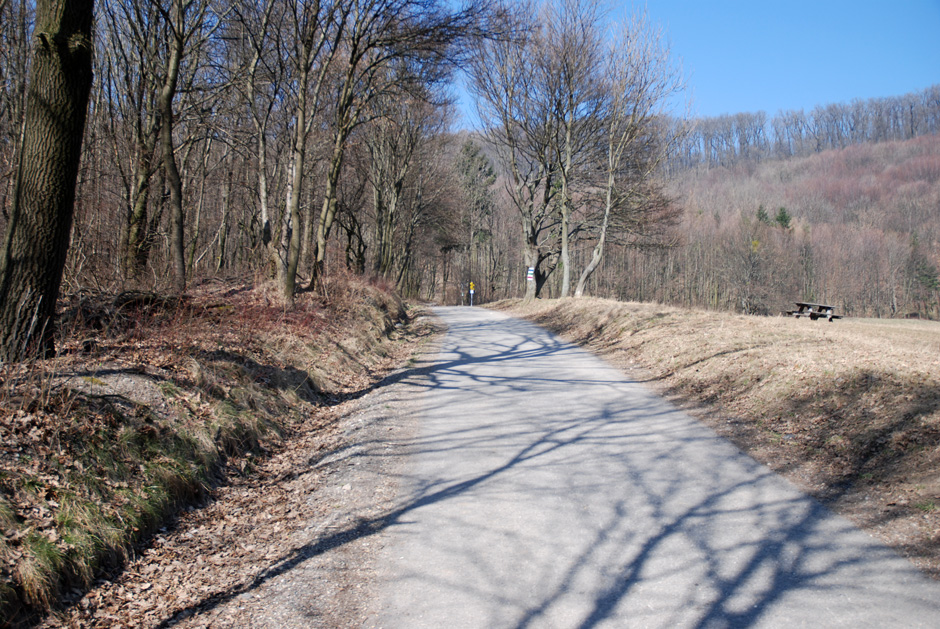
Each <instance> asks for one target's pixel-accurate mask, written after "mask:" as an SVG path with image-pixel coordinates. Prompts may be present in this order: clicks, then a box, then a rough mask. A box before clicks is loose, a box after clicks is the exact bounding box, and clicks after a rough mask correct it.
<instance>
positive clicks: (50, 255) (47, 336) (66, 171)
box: [0, 0, 94, 361]
mask: <svg viewBox="0 0 940 629" xmlns="http://www.w3.org/2000/svg"><path fill="white" fill-rule="evenodd" d="M36 4H37V6H36V27H35V32H34V35H33V46H34V51H33V54H34V56H33V63H32V67H31V70H30V79H29V88H28V90H29V91H28V95H27V105H26V115H25V119H24V127H23V144H22V147H21V152H20V155H19V160H18V171H17V174H16V183H15V191H14V195H15V196H14V200H13V207H12V210H11V215H10V222H9V225H8V228H7V234H6V238H5V242H4V247H3V257H2V259H0V360H3V361H17V360H22V359H24V358H25V357H26V356H27V355H29V354H30V353H31V352H38V353H39V354H40V355H43V356H50V355H52V354H54V352H55V345H54V334H53V333H54V317H55V305H56V299H57V298H58V294H59V284H60V283H61V281H62V272H63V269H64V268H65V260H66V254H67V252H68V246H69V235H70V231H71V227H72V210H73V206H74V201H75V182H76V178H77V175H78V166H79V161H80V157H81V146H82V137H83V134H84V129H85V115H86V110H87V105H88V94H89V91H90V89H91V82H92V65H91V61H92V40H91V27H92V13H93V7H94V0H38V2H37V3H36Z"/></svg>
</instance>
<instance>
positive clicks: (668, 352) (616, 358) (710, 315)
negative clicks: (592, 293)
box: [495, 299, 940, 577]
mask: <svg viewBox="0 0 940 629" xmlns="http://www.w3.org/2000/svg"><path fill="white" fill-rule="evenodd" d="M495 307H497V308H501V309H507V310H510V311H512V312H513V313H514V314H519V315H522V316H525V317H527V318H529V319H531V320H533V321H535V322H537V323H539V324H541V325H543V326H545V327H547V328H549V329H551V330H553V331H555V332H557V333H559V334H561V335H562V336H563V337H565V338H567V339H568V340H571V341H574V342H576V343H578V344H581V345H583V346H585V347H587V348H589V349H591V350H593V351H595V352H596V353H598V354H600V355H602V356H604V357H605V358H606V359H607V360H609V361H610V362H612V363H613V364H615V365H617V366H619V367H621V368H623V369H624V370H626V371H627V372H628V373H629V374H631V375H632V376H633V377H636V378H639V379H642V380H645V381H647V382H649V383H650V384H651V385H652V386H654V387H656V388H657V389H659V390H661V391H662V392H664V393H666V394H667V395H670V396H673V398H674V399H675V400H676V401H677V402H679V403H680V404H683V405H685V406H688V407H690V408H691V410H693V411H694V413H695V414H696V415H697V416H699V417H700V418H701V419H702V420H703V421H705V422H707V423H708V424H710V425H711V426H713V427H714V428H715V429H716V430H717V431H718V432H719V433H721V434H723V435H726V436H728V437H729V438H731V439H732V440H734V441H735V442H736V443H737V444H738V445H739V446H741V447H742V448H743V449H744V450H746V451H747V452H749V453H750V454H751V455H752V456H754V457H755V458H757V459H758V460H760V461H762V462H764V463H766V464H767V465H769V466H770V467H772V468H773V469H775V470H777V471H779V472H781V473H784V474H785V475H787V476H788V477H789V478H790V479H791V480H793V481H794V482H796V483H797V484H798V485H800V486H801V487H803V488H804V489H806V490H808V491H809V492H810V493H812V494H813V495H815V496H817V497H818V498H820V499H821V500H823V501H825V502H826V503H827V504H829V505H830V506H832V507H833V508H834V509H836V510H837V511H840V512H842V513H843V514H845V515H847V516H848V517H850V518H852V519H853V520H854V521H856V522H857V523H858V524H860V525H862V526H864V527H866V528H868V529H869V530H871V531H872V532H873V533H875V534H877V535H878V536H880V537H881V538H882V539H884V540H885V541H886V542H888V543H889V544H891V545H892V546H894V547H895V548H897V549H898V550H899V551H900V552H902V553H903V554H905V555H906V556H908V557H910V558H911V559H912V561H914V562H915V563H916V564H917V565H918V566H920V567H921V568H922V569H924V570H925V571H926V572H927V573H928V574H931V575H932V576H934V577H940V323H935V322H927V321H902V320H872V319H843V320H839V321H835V322H832V323H829V322H826V321H816V322H812V321H808V320H802V319H794V318H784V317H751V316H743V315H733V314H727V313H718V312H706V311H697V310H683V309H678V308H673V307H668V306H660V305H655V304H638V303H620V302H614V301H609V300H600V299H580V300H573V299H569V300H564V301H553V300H539V301H536V302H533V303H530V304H528V305H523V304H521V303H519V302H502V303H500V304H497V305H496V306H495Z"/></svg>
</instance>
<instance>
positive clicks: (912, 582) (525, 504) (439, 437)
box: [370, 308, 940, 629]
mask: <svg viewBox="0 0 940 629" xmlns="http://www.w3.org/2000/svg"><path fill="white" fill-rule="evenodd" d="M436 313H437V314H438V315H439V316H440V317H441V318H442V319H443V321H444V322H445V323H446V325H447V327H448V332H447V335H446V337H445V339H444V341H443V346H442V350H441V354H440V355H439V357H438V359H437V362H436V363H435V364H434V365H433V366H432V367H430V368H429V369H426V370H424V373H423V374H421V375H420V376H414V377H416V378H418V380H419V381H420V383H421V384H422V385H423V386H424V387H426V391H425V392H424V393H422V394H421V399H420V401H419V406H420V407H421V409H422V411H421V415H420V426H421V428H420V434H419V435H418V437H416V439H415V440H414V442H413V443H412V444H410V451H411V452H412V454H411V456H410V459H409V460H410V463H409V464H408V470H407V472H408V474H407V479H406V481H405V483H404V488H403V495H402V498H401V504H400V505H399V509H398V510H397V511H396V514H395V517H394V518H393V519H392V521H390V522H389V525H388V527H387V528H386V529H385V530H384V531H382V532H381V533H380V535H381V537H382V540H383V542H384V546H385V547H384V550H383V554H382V557H381V560H380V564H381V565H382V568H381V570H380V574H381V578H380V583H379V587H378V595H377V597H376V600H375V601H374V603H375V611H374V616H373V618H372V620H371V621H370V626H375V627H385V628H395V627H408V628H410V629H414V628H418V627H435V628H443V627H447V628H459V627H481V628H483V627H486V628H496V627H507V628H512V627H515V628H522V627H565V628H568V627H583V628H586V627H799V626H804V627H920V626H922V627H937V626H940V583H936V582H933V581H930V580H928V579H927V578H925V577H923V576H922V575H921V573H919V572H918V571H916V570H915V569H914V568H913V567H912V566H911V565H910V564H909V563H908V562H906V561H905V560H903V559H901V558H900V557H898V556H897V555H896V554H894V553H893V552H892V551H890V550H888V549H887V548H885V547H884V546H882V545H880V544H879V543H877V542H876V541H875V540H873V539H872V538H871V537H870V536H868V535H867V534H865V533H862V532H860V531H859V530H858V529H856V528H854V527H853V526H852V525H851V524H850V523H849V522H847V521H846V520H844V519H842V518H840V517H837V516H834V515H833V514H832V513H830V512H829V511H827V510H826V509H825V508H823V507H822V506H820V505H819V504H818V503H817V502H815V501H814V500H812V499H810V498H808V497H806V496H805V495H803V494H801V493H800V492H798V491H797V490H796V489H795V488H794V487H793V486H792V485H790V484H789V483H788V482H786V481H784V480H782V479H781V478H780V477H778V476H776V475H775V474H773V473H772V472H770V471H769V470H768V469H767V468H765V467H763V466H761V465H759V464H757V463H755V462H754V461H753V460H752V459H750V458H748V457H747V456H744V455H742V454H741V453H740V452H739V451H738V450H737V449H736V448H735V447H734V446H732V445H730V444H729V443H728V442H726V441H724V440H722V439H721V438H719V437H717V436H716V435H715V434H714V433H713V432H711V431H710V430H709V429H707V428H705V427H703V426H702V425H701V424H699V423H697V422H696V421H694V420H693V419H691V418H690V417H689V416H687V415H686V414H684V413H683V412H681V411H679V410H677V409H676V408H675V407H673V406H671V405H670V404H668V403H667V402H665V401H663V400H662V399H661V398H659V397H657V396H656V395H654V394H653V393H651V392H650V391H649V390H647V389H646V388H644V387H643V386H642V385H640V384H637V383H634V382H631V381H630V380H628V379H627V378H625V377H624V376H623V375H622V374H621V373H619V372H618V371H616V370H614V369H613V368H611V367H609V366H607V365H606V364H604V363H603V362H602V361H600V360H599V359H597V358H595V357H593V356H591V355H590V354H588V353H586V352H584V351H582V350H580V349H577V348H575V347H573V346H571V345H568V344H566V343H564V342H562V341H560V340H559V339H558V338H556V337H555V336H553V335H551V334H549V333H548V332H545V331H544V330H542V329H540V328H538V327H536V326H534V325H532V324H529V323H527V322H524V321H521V320H517V319H513V318H510V317H507V316H505V315H503V314H500V313H496V312H491V311H488V310H484V309H480V308H440V309H437V310H436Z"/></svg>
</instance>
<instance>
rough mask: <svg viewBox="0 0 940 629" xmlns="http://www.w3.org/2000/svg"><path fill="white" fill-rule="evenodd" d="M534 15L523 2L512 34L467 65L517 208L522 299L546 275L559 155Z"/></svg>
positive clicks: (535, 289)
mask: <svg viewBox="0 0 940 629" xmlns="http://www.w3.org/2000/svg"><path fill="white" fill-rule="evenodd" d="M535 13H536V11H535V9H534V7H533V5H531V4H528V3H526V4H523V5H520V6H519V7H518V8H517V12H516V13H515V14H514V15H509V16H507V19H508V20H511V21H512V22H513V26H512V27H509V28H507V30H515V31H517V35H516V36H515V37H513V38H506V39H495V40H488V41H483V42H481V44H480V46H479V47H478V48H477V50H476V52H475V54H474V59H473V61H472V64H471V66H470V74H471V89H472V91H473V93H474V96H475V97H476V102H477V109H478V111H479V115H480V120H481V122H482V124H483V132H484V134H485V136H486V139H487V141H488V142H489V143H490V144H491V145H492V146H493V147H494V148H495V150H496V153H497V155H498V157H499V160H500V162H501V163H502V166H503V168H504V169H505V170H506V171H507V172H508V179H507V183H508V189H507V192H508V195H509V197H510V198H511V199H512V202H513V205H514V206H515V207H516V210H517V211H518V212H519V217H520V219H521V227H522V240H523V263H524V264H525V266H526V267H527V268H529V269H531V270H532V273H531V279H529V280H528V281H527V282H526V290H525V297H524V299H525V300H526V301H528V300H531V299H534V298H535V297H537V296H538V294H539V292H540V291H541V289H542V286H543V285H544V283H545V280H546V278H547V277H548V275H549V274H550V273H551V269H550V268H546V265H545V263H546V261H547V260H549V259H550V258H551V256H552V254H553V251H552V248H551V247H547V246H546V239H547V238H548V237H549V236H550V232H551V229H552V227H554V217H553V215H552V202H553V199H554V198H555V195H556V194H557V189H556V186H555V185H554V183H555V177H556V174H557V168H558V162H559V157H558V154H557V152H556V148H555V147H556V144H555V142H554V141H553V140H554V137H555V133H556V128H555V126H554V124H555V120H556V119H555V117H554V116H553V115H552V111H551V109H550V107H549V104H548V103H546V102H545V99H543V98H540V93H539V91H538V89H537V87H536V78H535V76H534V75H533V73H532V72H531V71H530V68H531V67H533V66H534V65H535V63H536V60H535V56H536V52H537V49H536V43H537V40H536V34H537V33H536V25H535V24H534V23H532V22H531V21H529V20H530V19H531V18H530V17H529V16H532V15H534V14H535Z"/></svg>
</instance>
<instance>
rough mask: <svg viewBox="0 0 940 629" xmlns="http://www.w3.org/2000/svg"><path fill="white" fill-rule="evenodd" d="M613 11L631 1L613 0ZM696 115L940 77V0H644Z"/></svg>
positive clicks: (818, 100)
mask: <svg viewBox="0 0 940 629" xmlns="http://www.w3.org/2000/svg"><path fill="white" fill-rule="evenodd" d="M610 5H611V6H612V7H613V8H612V11H611V15H612V16H614V15H617V14H618V13H622V12H623V11H624V10H629V9H630V7H632V6H634V5H633V3H629V2H621V3H618V2H611V3H610ZM646 6H647V9H648V11H649V15H650V18H651V19H652V21H654V22H658V23H659V24H660V25H662V27H663V28H664V30H665V33H666V35H667V37H668V39H669V41H670V43H671V45H672V51H673V54H674V55H675V56H677V57H679V58H680V59H681V60H682V67H683V70H684V73H685V74H686V76H687V79H688V84H689V86H690V88H691V92H692V104H693V112H694V113H695V114H697V115H700V116H717V115H721V114H724V113H737V112H742V111H759V110H763V111H765V112H767V114H768V115H771V116H772V115H774V114H776V113H777V112H778V111H780V110H786V109H806V110H809V109H812V108H813V107H815V106H816V105H826V104H830V103H847V102H850V101H852V100H853V99H855V98H861V99H867V98H875V97H884V96H899V95H902V94H906V93H909V92H914V91H919V90H922V89H924V88H926V87H929V86H931V85H934V84H937V83H940V0H855V1H848V0H815V1H812V0H787V1H785V2H781V1H779V0H777V1H772V2H768V1H766V0H764V1H761V0H757V1H753V0H752V1H750V2H745V1H740V0H718V1H706V0H702V1H699V2H694V1H693V2H690V1H682V0H649V2H648V3H647V4H646Z"/></svg>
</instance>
